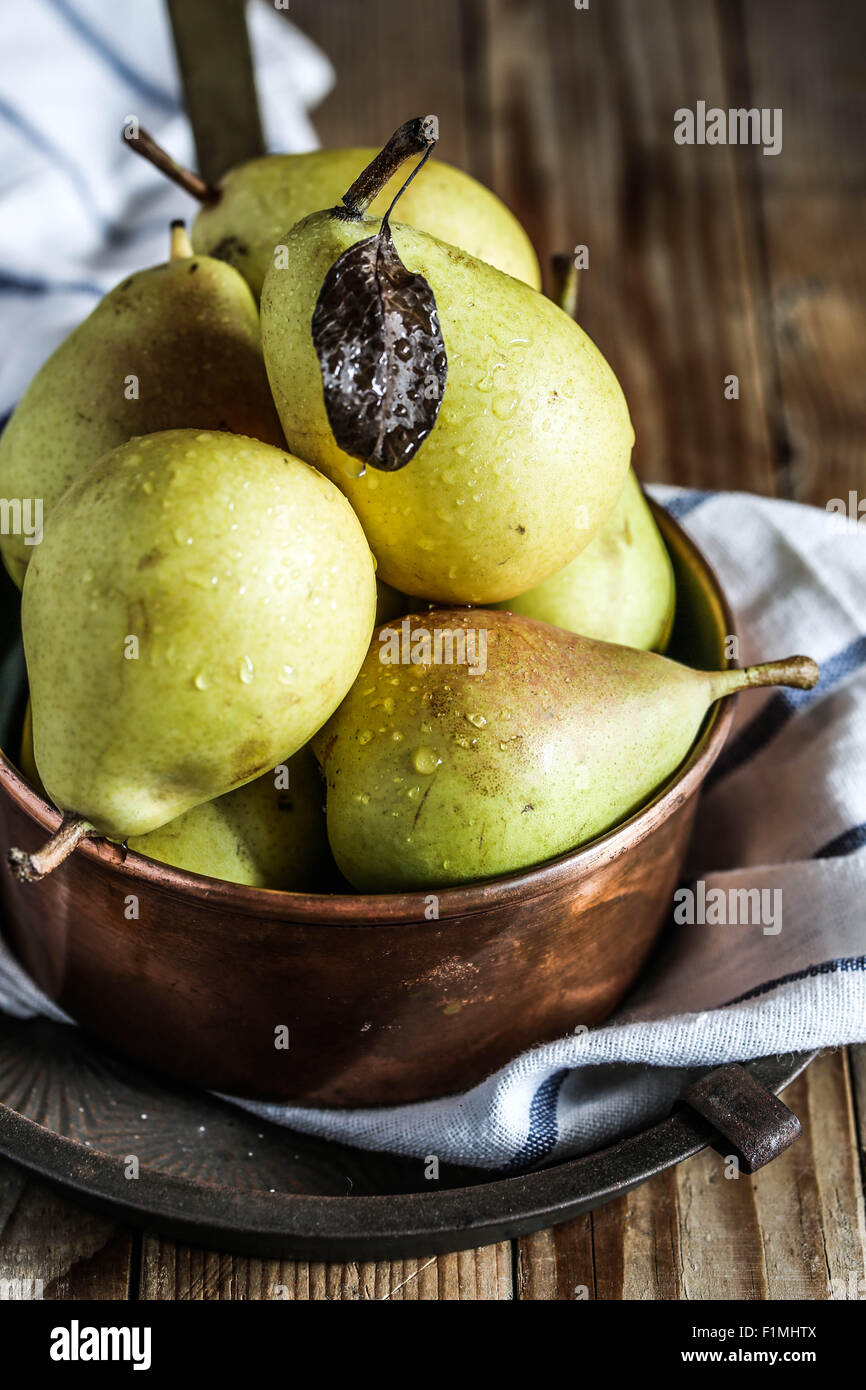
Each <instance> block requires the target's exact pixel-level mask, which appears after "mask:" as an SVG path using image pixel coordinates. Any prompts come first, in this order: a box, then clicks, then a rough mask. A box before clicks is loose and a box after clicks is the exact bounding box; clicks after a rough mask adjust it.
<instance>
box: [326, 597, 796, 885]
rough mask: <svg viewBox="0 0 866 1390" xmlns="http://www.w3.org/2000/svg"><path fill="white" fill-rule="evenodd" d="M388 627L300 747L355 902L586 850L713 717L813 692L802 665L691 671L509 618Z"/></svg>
mask: <svg viewBox="0 0 866 1390" xmlns="http://www.w3.org/2000/svg"><path fill="white" fill-rule="evenodd" d="M401 627H402V629H403V630H402V631H400V632H399V633H398V634H396V635H388V636H386V637H382V634H383V633H388V634H391V633H393V630H392V629H380V633H379V637H374V640H373V643H372V645H371V648H370V651H369V653H368V655H367V658H366V660H365V661H364V664H363V666H362V668H361V671H360V674H359V676H358V679H357V680H356V682H355V684H354V685H353V687H352V689H351V691H350V692H349V694H348V696H347V697H346V699H345V700H344V701H343V703H342V705H341V706H340V707H339V709H338V710H337V712H336V714H334V715H333V717H332V718H331V719H330V720H329V722H328V723H327V724H326V725H325V726H324V728H322V729H321V730H320V731H319V732H318V734H316V736H315V738H314V739H313V751H314V753H315V754H316V757H317V758H318V760H319V764H320V766H321V768H322V771H323V772H324V775H325V781H326V785H327V803H326V809H327V820H328V838H329V839H330V842H331V849H332V850H333V852H334V857H335V859H336V861H337V864H338V866H339V868H340V869H341V871H342V872H343V874H344V875H345V876H346V878H347V879H348V880H349V881H350V882H351V883H352V885H353V886H354V887H355V888H356V889H358V890H359V891H361V892H395V891H398V890H404V889H435V888H437V887H439V886H446V885H448V884H457V883H468V882H471V881H473V880H475V879H483V878H488V877H490V876H492V875H498V874H508V873H513V872H515V871H516V870H519V869H524V868H528V867H529V866H530V865H534V864H538V863H541V862H542V861H543V860H545V859H549V858H551V857H552V856H554V855H557V854H561V853H563V851H565V850H569V849H571V848H573V847H574V846H577V845H582V844H585V843H586V842H587V841H589V840H592V839H594V838H595V837H596V836H598V835H602V834H604V832H605V831H606V830H609V829H610V828H611V827H612V826H614V825H616V824H617V823H618V822H619V821H622V820H624V819H625V818H626V817H628V816H630V815H632V814H633V813H634V812H635V811H637V810H638V809H639V808H640V807H641V806H643V805H644V804H645V803H646V802H647V801H648V800H649V798H651V797H652V796H653V794H654V793H655V792H656V791H658V789H659V788H660V787H661V786H662V785H663V784H664V783H665V782H666V781H667V779H668V778H669V777H670V776H671V775H672V774H673V773H674V772H675V771H676V769H677V768H678V767H679V765H680V763H681V762H682V761H683V759H684V758H685V757H686V755H687V754H688V752H689V749H690V748H691V746H692V743H693V742H694V740H695V737H696V735H697V734H698V731H699V729H700V727H701V724H702V722H703V719H704V716H705V714H706V713H707V710H708V709H709V708H710V706H711V705H712V704H713V702H714V701H716V700H718V699H721V698H722V697H723V696H725V695H729V694H732V693H733V692H734V691H736V690H741V689H744V688H746V687H750V686H763V685H794V686H798V687H803V688H807V687H810V686H812V685H814V683H815V681H816V680H817V677H818V668H817V667H816V666H815V663H814V662H813V661H811V660H809V658H807V657H792V658H790V660H788V661H785V662H778V663H774V664H771V665H769V666H753V667H749V668H747V669H746V670H727V671H694V670H690V669H689V668H688V667H686V666H681V665H679V664H678V663H676V662H674V661H670V660H669V659H668V658H667V657H663V656H658V655H656V654H655V653H652V652H646V651H637V650H635V649H633V648H631V647H622V646H617V645H615V644H613V643H607V642H596V641H594V640H593V639H592V638H589V637H581V636H578V635H576V634H574V633H570V632H565V631H563V630H562V629H561V628H558V627H552V626H550V625H549V624H547V623H541V622H536V621H534V620H533V619H530V618H521V617H517V616H514V615H512V614H509V613H499V612H484V611H478V612H467V611H466V610H465V609H462V610H461V609H451V610H447V609H446V610H434V611H433V612H430V613H425V614H423V615H415V616H412V617H410V618H408V619H404V620H403V623H402V625H401ZM380 638H381V640H380ZM449 656H450V660H449Z"/></svg>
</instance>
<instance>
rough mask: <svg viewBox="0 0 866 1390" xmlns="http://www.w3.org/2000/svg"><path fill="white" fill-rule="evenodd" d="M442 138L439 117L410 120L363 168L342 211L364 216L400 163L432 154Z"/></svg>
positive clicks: (349, 214) (346, 194)
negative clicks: (420, 155) (415, 156)
mask: <svg viewBox="0 0 866 1390" xmlns="http://www.w3.org/2000/svg"><path fill="white" fill-rule="evenodd" d="M438 139H439V120H438V117H436V116H416V117H415V118H414V120H411V121H406V122H405V123H404V124H403V125H401V126H400V127H399V129H398V130H395V131H394V134H393V135H392V136H391V139H390V140H389V141H388V143H387V145H386V146H385V147H384V149H382V150H380V151H379V153H378V154H377V155H376V158H375V159H373V160H371V161H370V163H369V164H368V165H367V167H366V169H362V171H361V173H360V174H359V175H358V177H357V178H356V179H355V182H354V183H353V184H352V186H351V188H350V189H348V191H347V192H346V193H344V194H343V207H342V208H339V209H338V211H339V212H341V213H343V214H344V215H348V216H349V217H351V218H358V217H360V216H361V214H362V213H364V212H366V211H367V208H368V207H369V206H370V204H371V203H372V201H373V199H374V198H375V197H376V196H377V194H379V193H381V192H382V189H383V188H384V187H385V185H386V184H387V183H388V182H389V180H390V179H392V178H393V177H394V175H395V174H396V172H397V170H398V169H399V168H400V165H401V164H404V163H405V161H406V160H407V159H411V157H412V155H414V154H423V155H427V154H429V152H430V150H431V149H432V148H433V146H434V145H435V144H436V141H437V140H438ZM392 206H393V204H392Z"/></svg>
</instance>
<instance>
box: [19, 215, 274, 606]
mask: <svg viewBox="0 0 866 1390" xmlns="http://www.w3.org/2000/svg"><path fill="white" fill-rule="evenodd" d="M174 426H179V427H180V426H196V427H198V428H200V429H219V430H230V431H232V432H235V433H237V434H246V435H252V436H253V437H255V438H257V439H262V440H264V441H265V442H266V443H269V444H274V445H277V446H278V447H279V446H281V445H282V444H283V436H282V431H281V429H280V423H279V420H278V419H277V416H276V412H275V410H274V406H273V401H272V399H271V395H270V391H269V389H268V382H267V377H266V375H265V370H264V363H263V361H262V355H261V337H260V332H259V321H258V313H257V310H256V304H255V301H254V299H253V297H252V295H251V293H250V290H249V287H248V286H247V285H246V284H245V282H244V280H243V279H242V278H241V276H240V275H239V274H238V273H237V271H235V270H232V268H231V267H230V266H227V265H225V264H224V263H223V262H222V261H218V260H211V259H206V258H204V257H202V256H194V255H193V253H192V247H191V246H190V244H189V239H188V238H187V236H186V233H185V231H184V229H183V224H182V223H181V224H177V225H175V226H174V227H173V229H172V249H171V259H170V260H169V261H168V263H167V264H166V265H161V266H155V267H154V268H152V269H150V270H142V271H139V272H137V273H136V274H134V275H132V276H130V277H129V279H127V280H124V281H123V282H122V283H121V284H120V285H118V286H117V287H116V288H115V289H113V290H112V291H111V292H110V293H109V294H107V295H106V296H105V298H104V299H103V300H102V301H101V302H100V303H99V304H98V305H97V307H96V308H95V309H94V310H93V313H92V314H91V315H90V317H89V318H87V319H85V320H84V322H83V323H81V324H79V326H78V327H77V328H76V329H74V330H73V332H72V333H70V335H69V337H68V338H67V339H66V340H65V342H63V343H61V345H60V347H59V348H58V349H57V350H56V352H55V353H54V354H53V355H52V356H51V357H50V358H49V359H48V361H47V362H46V363H45V364H44V365H43V367H42V368H41V369H40V370H39V372H37V374H36V376H35V377H34V379H33V381H32V382H31V383H30V386H29V387H28V388H27V391H26V392H25V393H24V396H23V397H22V399H21V401H20V403H19V405H18V408H17V409H16V411H15V413H14V414H13V416H12V419H11V420H10V422H9V424H8V425H7V427H6V429H5V430H4V431H3V434H2V437H0V496H2V497H6V498H16V499H22V505H23V500H24V499H41V502H42V521H43V524H44V523H45V521H46V520H47V519H48V516H49V515H50V513H51V511H52V509H53V507H54V505H55V503H56V502H57V501H58V500H59V499H60V497H62V495H63V493H64V492H65V491H66V489H67V487H68V486H69V484H70V483H71V482H72V481H73V479H74V478H76V477H78V475H79V474H80V473H81V472H83V471H84V469H86V468H88V467H90V465H91V464H93V463H94V462H95V460H96V459H98V458H100V457H101V455H102V454H104V453H107V451H108V450H109V449H113V448H115V447H116V446H117V445H118V444H123V443H125V442H126V441H127V440H128V439H131V438H132V436H133V435H138V434H150V433H152V432H153V431H155V430H160V429H168V428H171V427H174ZM0 548H2V555H3V561H4V563H5V565H6V568H7V569H8V571H9V573H10V574H11V576H12V578H13V579H14V580H15V582H16V583H17V584H18V585H19V587H20V585H21V584H22V583H23V581H24V571H25V569H26V568H27V564H28V563H29V561H30V560H31V559H32V557H33V551H34V548H35V546H34V545H33V544H32V542H30V543H28V539H27V537H26V536H25V535H24V534H22V532H21V528H18V534H11V535H7V536H2V537H0Z"/></svg>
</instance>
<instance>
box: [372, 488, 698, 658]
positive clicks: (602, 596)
mask: <svg viewBox="0 0 866 1390" xmlns="http://www.w3.org/2000/svg"><path fill="white" fill-rule="evenodd" d="M495 607H497V608H504V609H507V610H508V611H509V612H511V613H519V614H521V615H522V616H523V617H525V618H539V619H540V620H541V621H542V622H545V623H554V624H555V625H556V626H557V627H564V628H567V629H568V630H569V632H580V633H582V634H583V636H584V637H596V638H598V639H599V640H600V641H603V642H620V643H622V645H623V646H626V647H643V648H645V649H646V650H648V651H656V652H663V651H664V650H665V648H666V647H667V644H668V642H669V640H670V635H671V630H672V628H673V621H674V609H675V607H676V587H675V583H674V570H673V565H672V564H671V561H670V556H669V555H668V552H667V549H666V548H665V543H664V541H663V540H662V536H661V532H660V531H659V528H658V526H657V525H656V523H655V518H654V517H653V514H652V512H651V510H650V507H649V503H648V502H647V500H646V498H645V497H644V495H643V491H642V490H641V485H640V483H639V482H638V480H637V476H636V474H635V473H634V471H633V470H632V469H629V472H628V476H627V478H626V484H625V487H624V488H623V491H622V495H621V496H620V499H619V501H618V502H617V504H616V506H615V507H614V509H613V512H612V513H611V515H610V518H609V519H608V520H607V521H606V522H605V524H604V526H603V527H602V528H601V530H600V531H599V533H598V535H597V536H596V537H595V538H594V540H591V541H590V543H589V545H588V546H587V547H586V549H585V550H582V551H581V552H580V554H579V555H578V556H577V557H576V558H575V559H574V560H572V561H571V564H569V565H566V567H565V569H562V570H560V571H559V573H558V574H553V575H551V577H550V578H549V579H545V580H544V582H543V583H541V584H538V585H536V587H535V588H534V589H530V590H529V591H528V592H527V593H525V594H519V595H518V596H517V597H516V598H511V599H509V600H508V601H507V602H505V603H497V604H496V605H495ZM404 611H406V610H404ZM383 620H384V619H379V621H383Z"/></svg>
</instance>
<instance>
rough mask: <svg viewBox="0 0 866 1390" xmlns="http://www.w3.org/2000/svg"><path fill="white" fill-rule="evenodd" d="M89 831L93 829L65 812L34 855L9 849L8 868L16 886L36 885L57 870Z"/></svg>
mask: <svg viewBox="0 0 866 1390" xmlns="http://www.w3.org/2000/svg"><path fill="white" fill-rule="evenodd" d="M92 830H93V826H92V825H91V824H90V823H89V822H88V821H86V820H82V819H81V817H80V816H76V815H74V814H73V813H72V812H70V811H67V812H65V814H64V816H63V819H62V820H61V822H60V824H59V826H58V827H57V829H56V830H55V832H54V834H53V835H52V836H51V839H50V840H48V841H46V843H45V844H44V845H43V846H42V848H41V849H39V850H37V851H36V852H35V854H28V853H27V851H26V850H23V849H14V848H13V849H10V851H9V856H8V858H9V867H10V869H11V870H12V872H13V874H14V875H15V877H16V878H17V880H18V882H19V883H38V882H39V880H40V879H42V878H45V876H46V874H50V873H53V872H54V870H55V869H57V868H59V866H60V865H61V864H62V863H63V861H64V859H68V858H69V856H70V854H71V853H72V851H73V850H74V849H75V847H76V845H78V844H79V843H80V841H81V840H83V839H84V838H85V836H87V835H89V834H90V833H91V832H92Z"/></svg>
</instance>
